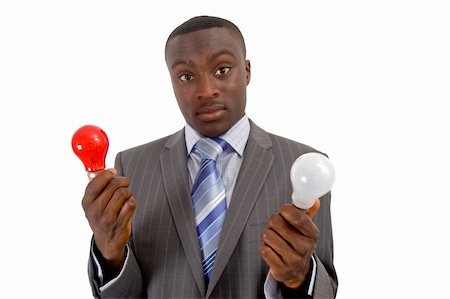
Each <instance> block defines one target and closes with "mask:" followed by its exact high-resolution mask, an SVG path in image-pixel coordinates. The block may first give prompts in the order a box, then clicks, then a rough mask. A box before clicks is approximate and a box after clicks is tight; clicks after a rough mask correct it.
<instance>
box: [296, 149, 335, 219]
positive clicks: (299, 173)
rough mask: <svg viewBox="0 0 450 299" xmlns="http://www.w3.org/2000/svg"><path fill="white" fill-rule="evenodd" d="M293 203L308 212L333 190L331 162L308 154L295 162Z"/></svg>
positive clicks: (321, 156) (318, 155) (319, 156)
mask: <svg viewBox="0 0 450 299" xmlns="http://www.w3.org/2000/svg"><path fill="white" fill-rule="evenodd" d="M291 183H292V189H293V192H292V203H293V204H294V205H295V206H296V207H297V208H300V209H304V210H308V209H309V208H311V207H312V206H313V204H314V201H315V200H316V199H318V198H319V197H321V196H323V195H325V194H326V193H328V192H329V191H330V190H331V187H332V186H333V183H334V168H333V165H332V164H331V162H330V160H329V159H328V158H327V157H326V156H324V155H322V154H319V153H306V154H303V155H301V156H300V157H298V158H297V160H295V162H294V163H293V164H292V168H291Z"/></svg>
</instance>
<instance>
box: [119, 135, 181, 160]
mask: <svg viewBox="0 0 450 299" xmlns="http://www.w3.org/2000/svg"><path fill="white" fill-rule="evenodd" d="M175 134H177V133H175ZM175 134H172V135H168V136H165V137H162V138H160V139H157V140H154V141H151V142H148V143H145V144H141V145H138V146H135V147H131V148H128V149H125V150H123V151H120V152H119V153H118V154H117V155H118V156H121V157H122V159H127V158H132V157H139V156H141V157H142V156H145V157H149V156H154V155H158V156H159V154H160V153H162V152H163V151H165V150H166V144H167V142H168V140H169V139H170V138H171V137H173V136H174V135H175Z"/></svg>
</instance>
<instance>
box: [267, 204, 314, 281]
mask: <svg viewBox="0 0 450 299" xmlns="http://www.w3.org/2000/svg"><path fill="white" fill-rule="evenodd" d="M319 206H320V201H319V200H316V202H315V203H314V206H313V207H312V208H311V209H310V210H309V211H305V210H301V209H299V208H297V207H295V206H294V205H292V204H286V205H284V206H283V207H281V209H280V211H279V213H277V214H274V215H272V217H271V218H270V219H269V223H268V227H267V228H266V230H265V231H264V232H263V244H262V246H261V249H260V254H261V256H262V258H263V259H264V261H265V262H266V263H267V265H269V267H270V270H271V272H272V276H273V278H274V279H275V280H277V281H279V282H281V283H283V284H284V285H285V286H286V287H288V288H290V289H298V288H300V287H301V286H302V285H303V283H304V281H305V279H306V275H307V274H308V271H309V267H310V262H311V256H312V254H313V252H314V250H315V248H316V241H317V239H318V237H319V229H318V228H317V226H316V225H315V224H314V222H313V221H312V220H311V217H312V216H313V215H314V213H315V212H316V211H317V210H318V208H319Z"/></svg>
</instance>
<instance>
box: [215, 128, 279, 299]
mask: <svg viewBox="0 0 450 299" xmlns="http://www.w3.org/2000/svg"><path fill="white" fill-rule="evenodd" d="M271 147H272V143H271V141H270V138H269V136H268V134H267V133H266V132H265V131H263V130H262V129H260V128H259V127H257V126H256V125H254V124H253V123H252V122H251V131H250V136H249V140H248V143H247V146H246V149H245V152H244V161H243V162H242V165H241V169H240V171H239V176H238V178H237V181H236V186H235V190H234V192H233V196H232V199H231V202H230V206H229V207H228V211H227V216H226V219H225V223H224V226H223V229H222V232H221V236H220V242H219V246H218V252H217V257H216V261H215V262H214V268H213V274H212V277H211V281H210V283H209V286H208V291H207V294H206V297H209V296H210V295H211V293H212V291H213V289H214V287H215V286H216V284H217V282H218V281H219V278H220V276H221V275H222V272H223V271H224V269H225V267H226V265H227V263H228V260H229V259H230V257H231V255H232V253H233V251H234V249H235V247H236V244H237V242H238V241H239V238H240V236H241V234H242V231H243V230H244V227H245V225H246V223H247V220H248V218H249V216H250V213H251V211H252V208H253V206H254V204H255V202H256V200H257V198H258V196H259V193H260V191H261V189H262V187H263V185H264V183H265V180H266V178H267V175H268V174H269V171H270V169H271V167H272V163H273V160H274V156H273V154H272V153H271V151H270V150H268V149H270V148H271Z"/></svg>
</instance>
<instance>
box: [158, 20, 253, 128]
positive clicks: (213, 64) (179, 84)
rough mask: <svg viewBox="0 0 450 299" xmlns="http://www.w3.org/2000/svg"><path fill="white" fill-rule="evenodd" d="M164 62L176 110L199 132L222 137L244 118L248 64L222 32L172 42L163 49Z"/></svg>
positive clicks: (238, 46) (233, 41)
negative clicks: (169, 78) (176, 106)
mask: <svg viewBox="0 0 450 299" xmlns="http://www.w3.org/2000/svg"><path fill="white" fill-rule="evenodd" d="M166 63H167V67H168V68H169V73H170V77H171V79H172V86H173V90H174V93H175V97H176V98H177V102H178V106H179V107H180V109H181V112H182V113H183V116H184V118H185V120H186V122H187V123H188V124H189V125H190V126H191V127H193V128H194V129H195V130H197V131H198V132H199V133H201V134H203V135H205V136H209V137H215V136H219V135H222V134H224V133H225V132H226V131H228V129H230V128H231V127H232V126H233V125H234V124H235V123H236V122H237V121H238V120H239V119H241V117H242V116H243V115H244V113H245V104H246V87H247V84H248V83H249V82H250V61H248V60H245V58H244V50H243V48H242V44H241V42H240V41H239V40H238V38H237V37H235V36H234V35H232V34H231V33H230V32H229V31H228V30H227V29H225V28H211V29H204V30H199V31H196V32H192V33H188V34H183V35H179V36H177V37H175V38H173V39H172V40H170V41H169V42H168V44H167V48H166Z"/></svg>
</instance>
